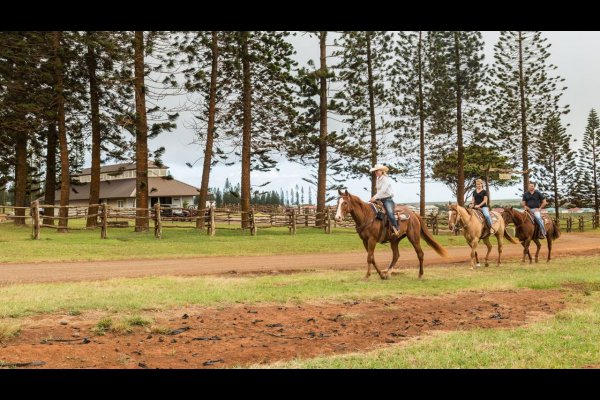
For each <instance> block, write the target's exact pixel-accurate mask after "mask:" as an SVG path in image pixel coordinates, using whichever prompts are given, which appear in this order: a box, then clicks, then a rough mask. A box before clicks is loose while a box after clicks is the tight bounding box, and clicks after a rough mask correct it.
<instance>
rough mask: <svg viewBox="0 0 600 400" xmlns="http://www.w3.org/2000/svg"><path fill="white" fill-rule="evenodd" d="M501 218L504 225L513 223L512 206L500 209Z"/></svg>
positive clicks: (513, 212)
mask: <svg viewBox="0 0 600 400" xmlns="http://www.w3.org/2000/svg"><path fill="white" fill-rule="evenodd" d="M502 219H503V220H504V225H506V226H508V224H509V223H510V222H513V223H514V220H515V210H513V208H512V207H508V208H505V209H504V211H502Z"/></svg>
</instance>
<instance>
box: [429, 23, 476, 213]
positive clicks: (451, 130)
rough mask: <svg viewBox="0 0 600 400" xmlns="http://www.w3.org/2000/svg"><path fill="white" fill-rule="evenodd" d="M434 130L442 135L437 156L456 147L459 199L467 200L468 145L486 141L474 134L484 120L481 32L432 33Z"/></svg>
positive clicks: (461, 202) (462, 202) (431, 61)
mask: <svg viewBox="0 0 600 400" xmlns="http://www.w3.org/2000/svg"><path fill="white" fill-rule="evenodd" d="M429 39H430V46H429V47H430V49H431V54H430V59H429V63H430V65H431V74H432V76H431V80H432V93H431V106H432V107H431V109H432V110H433V112H432V131H433V132H434V133H435V134H436V135H437V136H438V142H437V143H436V145H435V147H434V154H432V155H433V156H434V157H441V156H442V155H443V154H447V153H448V152H451V151H454V150H456V153H457V172H456V179H457V188H456V196H457V198H456V200H457V202H458V204H460V205H463V204H464V200H465V186H464V185H465V170H464V168H465V145H469V144H471V143H473V142H479V143H481V142H483V141H484V140H485V137H481V136H480V137H474V136H475V131H476V129H477V128H478V127H479V126H480V123H481V119H482V110H481V108H482V104H483V101H484V99H483V95H484V94H485V93H484V90H483V78H484V73H485V67H484V65H483V64H482V60H483V54H482V51H483V42H482V41H481V33H480V32H458V31H456V32H431V33H430V35H429ZM481 144H483V143H481Z"/></svg>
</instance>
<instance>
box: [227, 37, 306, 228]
mask: <svg viewBox="0 0 600 400" xmlns="http://www.w3.org/2000/svg"><path fill="white" fill-rule="evenodd" d="M288 35H289V34H288V33H287V32H267V31H252V32H249V31H242V32H237V33H236V36H235V38H236V46H235V47H233V49H232V51H234V56H235V57H234V60H233V62H228V63H226V64H224V70H225V73H226V74H228V75H227V76H228V79H230V80H231V85H232V88H231V96H230V104H229V107H228V109H227V110H225V111H224V114H223V121H225V122H226V124H224V126H223V127H222V132H223V137H224V138H226V139H228V140H229V141H230V142H229V144H230V146H231V147H233V148H234V149H235V155H236V156H238V157H240V158H241V162H242V171H241V192H240V201H241V209H242V211H243V212H247V211H249V209H250V195H251V190H252V187H251V184H250V183H251V182H250V173H251V171H253V170H259V171H268V170H270V169H272V168H274V167H275V166H276V160H275V158H274V155H275V154H276V152H279V151H281V148H282V140H283V137H284V135H285V133H286V132H287V131H288V130H289V126H290V125H291V121H292V120H293V118H294V116H295V111H294V108H293V98H292V86H291V84H292V75H291V71H292V67H293V66H294V65H295V62H294V61H293V60H292V59H291V56H292V54H293V53H294V49H293V47H292V45H291V44H290V43H288V41H287V40H286V38H287V36H288ZM240 131H241V132H242V134H241V135H240ZM240 149H241V151H239V150H240ZM218 156H219V157H220V158H221V159H226V158H227V157H226V155H224V154H218ZM248 223H249V221H248V220H247V219H243V222H242V227H243V228H246V227H247V226H248Z"/></svg>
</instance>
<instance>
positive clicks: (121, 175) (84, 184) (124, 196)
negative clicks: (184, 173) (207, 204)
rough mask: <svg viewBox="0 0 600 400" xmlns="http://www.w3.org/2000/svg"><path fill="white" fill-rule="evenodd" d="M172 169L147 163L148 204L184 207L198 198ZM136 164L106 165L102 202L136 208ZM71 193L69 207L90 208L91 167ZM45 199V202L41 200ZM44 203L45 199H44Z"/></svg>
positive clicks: (77, 179)
mask: <svg viewBox="0 0 600 400" xmlns="http://www.w3.org/2000/svg"><path fill="white" fill-rule="evenodd" d="M168 170H169V167H167V166H166V165H163V166H161V167H159V166H158V165H156V164H154V163H152V162H148V198H149V200H148V204H146V205H144V206H143V207H153V206H154V204H156V203H157V202H160V203H161V204H172V205H173V207H183V205H184V203H186V202H187V203H188V204H189V205H193V204H194V196H198V195H199V192H198V188H196V187H194V186H192V185H188V184H187V183H184V182H181V181H178V180H176V179H173V178H172V177H171V176H170V175H169V171H168ZM135 177H136V167H135V163H126V164H115V165H106V166H103V167H101V168H100V203H106V204H108V205H110V206H112V207H120V208H123V207H125V208H133V207H137V205H136V201H135V200H136V199H135V195H136V187H135ZM73 181H75V182H77V183H75V184H72V185H71V193H70V194H69V205H71V206H87V205H88V203H89V198H90V182H91V168H85V169H84V170H83V171H82V172H81V174H79V175H77V176H75V177H74V178H73ZM40 200H42V199H40ZM42 201H43V200H42ZM55 205H60V190H57V191H56V193H55Z"/></svg>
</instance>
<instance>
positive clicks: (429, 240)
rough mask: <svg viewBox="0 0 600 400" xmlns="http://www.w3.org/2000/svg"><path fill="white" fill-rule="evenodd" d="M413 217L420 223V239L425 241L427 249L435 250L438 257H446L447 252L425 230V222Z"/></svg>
mask: <svg viewBox="0 0 600 400" xmlns="http://www.w3.org/2000/svg"><path fill="white" fill-rule="evenodd" d="M414 215H415V216H417V217H418V218H419V222H421V237H422V238H423V239H425V241H426V242H427V244H428V245H429V247H431V248H432V249H433V250H435V252H436V253H438V254H439V255H440V256H442V257H444V258H446V257H448V251H447V250H446V249H445V248H444V247H442V245H441V244H439V243H438V242H436V240H435V239H434V238H433V235H431V233H429V230H428V229H427V224H426V223H425V221H423V218H421V216H420V215H417V214H414Z"/></svg>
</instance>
